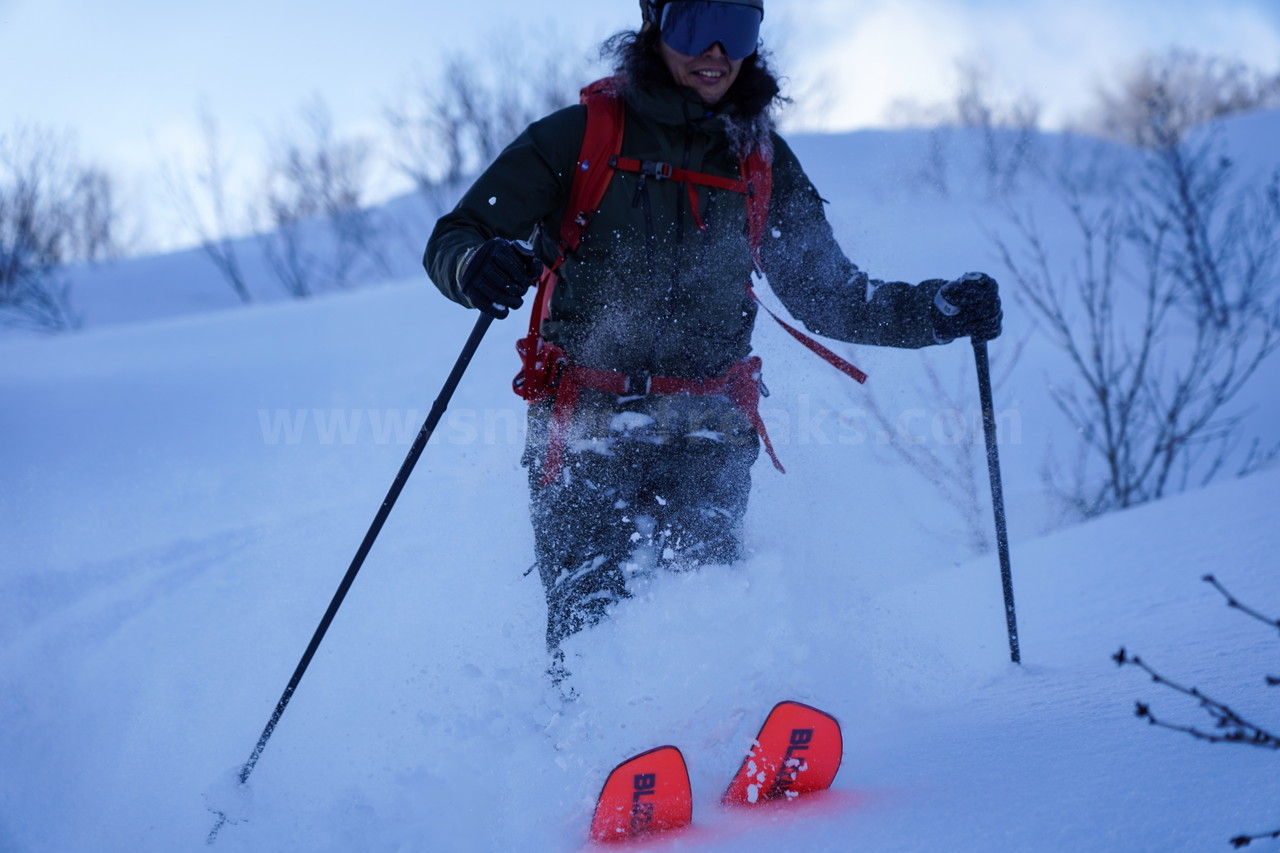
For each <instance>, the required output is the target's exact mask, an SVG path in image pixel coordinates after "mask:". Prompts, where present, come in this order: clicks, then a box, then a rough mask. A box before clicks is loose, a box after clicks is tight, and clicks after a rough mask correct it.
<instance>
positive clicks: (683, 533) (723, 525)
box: [525, 398, 760, 654]
mask: <svg viewBox="0 0 1280 853" xmlns="http://www.w3.org/2000/svg"><path fill="white" fill-rule="evenodd" d="M613 399H614V400H616V398H613ZM535 408H536V407H535ZM579 411H581V408H580V410H579ZM618 414H622V418H621V419H619V418H617V417H613V416H616V415H618ZM602 415H607V416H608V417H602ZM546 419H547V412H546V411H545V408H544V410H543V411H541V412H536V411H535V412H531V419H530V427H531V428H530V432H529V435H530V438H529V447H528V449H527V451H526V455H525V462H526V464H527V465H528V468H529V488H530V509H531V516H532V520H533V527H534V539H535V547H536V558H537V567H538V573H539V576H540V577H541V579H542V585H543V588H544V590H545V592H546V595H547V648H548V651H551V652H552V653H553V654H554V653H555V651H556V650H557V649H558V648H559V645H560V642H561V640H563V639H564V638H565V637H567V636H569V635H571V634H574V633H576V632H577V631H580V630H582V629H583V628H586V627H589V626H591V625H593V624H595V623H596V622H598V621H599V620H600V619H601V618H602V617H603V616H604V614H605V612H606V611H607V610H608V608H609V607H610V606H611V605H613V604H615V603H616V602H618V601H619V600H621V599H624V598H627V597H629V595H630V594H629V592H628V589H627V586H628V582H629V581H633V580H635V579H638V578H641V577H645V576H648V575H651V574H653V573H654V572H656V571H662V570H665V571H687V570H689V569H693V568H696V567H697V566H699V565H703V564H707V563H719V564H723V563H730V562H733V561H735V560H736V559H738V558H739V556H740V554H741V548H742V544H741V528H742V517H743V515H744V514H745V513H746V509H747V498H748V495H749V493H750V490H751V466H752V464H753V463H754V462H755V460H756V457H757V456H758V455H759V452H760V450H759V440H758V439H757V437H756V435H755V432H754V430H752V429H751V427H750V425H749V424H748V423H747V422H746V420H745V418H743V417H742V415H741V412H739V411H738V410H737V409H736V407H734V406H733V404H732V403H729V402H728V401H727V400H724V398H713V399H712V400H710V401H707V400H706V399H702V398H694V399H693V400H690V398H683V399H677V400H659V401H656V402H654V401H652V400H649V401H648V402H646V401H645V400H641V401H632V402H630V403H628V402H625V401H624V402H623V403H621V404H615V405H613V406H609V407H608V408H607V409H605V411H604V412H601V411H600V410H599V408H597V409H596V411H595V412H594V413H592V412H590V411H588V412H587V415H586V417H584V418H583V421H584V423H582V424H578V423H576V421H577V420H578V418H577V417H576V415H575V429H577V430H578V437H577V439H576V440H575V441H571V443H570V452H569V453H566V455H565V460H564V466H563V470H562V471H561V473H560V476H559V477H558V478H557V479H556V481H555V482H553V483H551V484H550V485H547V486H543V485H541V479H542V473H543V468H542V466H543V459H544V456H545V441H543V440H542V437H543V436H545V434H546V433H545V428H546ZM637 423H638V424H639V426H638V427H637V426H635V425H636V424H637ZM579 427H581V428H580V429H579ZM593 427H594V428H593ZM633 427H634V428H633Z"/></svg>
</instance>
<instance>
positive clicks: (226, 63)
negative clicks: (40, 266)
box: [0, 0, 1280, 192]
mask: <svg viewBox="0 0 1280 853" xmlns="http://www.w3.org/2000/svg"><path fill="white" fill-rule="evenodd" d="M638 17H639V13H638V10H637V8H636V4H635V3H634V2H633V0H556V2H543V3H536V2H533V3H531V2H514V0H467V2H465V3H455V2H441V0H426V2H422V0H420V2H408V0H366V1H365V2H362V3H358V4H357V3H350V2H346V3H339V2H332V0H310V2H305V3H304V2H300V0H223V2H220V3H210V2H205V0H193V2H187V3H173V2H158V0H125V2H123V3H115V4H104V3H100V2H93V0H0V80H3V81H5V84H4V86H3V88H2V89H0V133H4V132H6V131H8V130H10V129H11V128H13V127H14V126H16V125H18V124H38V125H41V126H45V127H51V128H54V129H59V130H67V131H70V132H72V133H74V134H75V136H76V138H77V139H78V146H79V150H80V152H81V154H82V155H83V156H84V157H85V158H87V159H91V160H93V161H95V162H98V163H101V164H103V165H106V166H109V167H111V168H113V169H114V170H116V172H117V173H118V175H119V176H120V177H121V178H122V179H123V181H124V183H125V185H126V187H128V186H130V185H132V186H135V187H138V188H139V190H140V191H143V192H153V191H154V190H155V186H154V184H155V182H156V178H155V176H156V174H157V172H158V164H159V163H160V161H161V160H163V159H166V158H181V157H184V156H191V154H192V152H194V151H195V150H198V146H199V129H198V128H199V124H198V111H199V108H200V105H205V106H206V107H207V109H208V110H209V112H210V113H211V114H212V115H214V116H215V118H216V119H217V120H218V122H219V126H220V130H221V132H222V133H223V134H224V137H225V139H226V140H227V145H228V149H229V151H230V152H231V154H232V155H233V159H234V158H235V155H237V154H239V156H240V157H243V158H245V159H246V160H252V159H253V158H255V157H260V156H261V152H262V149H263V148H264V146H265V142H264V140H265V139H267V138H270V137H271V136H272V135H278V134H279V133H280V132H281V131H282V129H283V128H284V127H287V126H288V125H289V123H290V122H292V121H294V120H295V119H296V116H297V115H298V112H299V109H300V108H301V106H302V105H303V104H304V103H306V102H308V101H310V100H314V99H315V98H316V97H320V98H322V99H323V100H324V101H325V102H326V103H327V104H328V106H329V108H330V110H331V112H332V115H333V118H334V121H335V124H336V127H337V130H338V132H339V133H346V134H354V133H366V134H370V135H375V136H376V135H379V134H381V133H382V132H383V127H384V119H383V113H384V110H385V107H386V106H387V104H388V103H389V102H390V101H391V100H392V99H393V98H394V97H395V95H396V94H397V93H398V92H402V91H404V90H405V88H406V87H407V86H408V85H409V84H410V83H411V82H412V81H414V80H417V79H424V78H425V79H429V78H431V76H432V75H433V74H435V73H436V72H437V70H438V69H439V67H440V66H441V64H442V62H443V61H444V58H445V57H446V56H449V55H451V54H454V53H457V52H458V51H462V52H464V53H465V54H466V55H468V56H470V57H474V58H475V59H476V60H477V61H484V59H485V58H486V55H491V56H495V55H499V54H501V53H502V52H504V51H509V50H510V49H511V46H512V45H513V44H515V45H521V44H526V43H527V44H526V46H527V49H528V50H530V51H531V52H532V53H534V54H535V55H536V53H537V51H538V50H539V49H546V48H547V46H548V45H550V44H551V43H553V42H555V41H557V40H558V41H559V42H560V43H562V44H563V45H564V46H565V49H566V50H569V51H573V52H575V53H576V54H577V55H580V56H581V55H583V54H589V53H590V52H591V49H592V46H593V45H595V44H596V43H598V42H599V41H600V40H601V39H602V38H603V37H605V36H607V35H608V34H610V33H612V32H615V31H617V30H619V29H623V28H627V27H632V26H634V25H635V24H636V23H637V20H638ZM764 39H765V42H766V45H772V46H773V48H774V49H775V50H776V54H777V55H776V64H777V66H778V69H779V70H780V71H781V72H782V73H783V74H784V75H786V76H787V77H788V78H789V81H790V86H791V89H790V91H791V92H792V93H793V94H796V95H798V96H799V98H798V104H797V106H796V107H795V108H794V109H793V110H792V111H791V113H790V115H789V116H788V117H787V121H788V124H787V125H785V126H786V127H789V128H790V129H792V130H815V129H816V130H847V129H852V128H858V127H867V126H875V125H877V124H883V123H885V122H886V118H887V116H889V115H890V114H891V109H892V107H893V105H894V104H895V103H898V102H901V101H903V100H904V99H905V100H910V101H915V102H917V103H936V102H938V101H941V100H945V99H946V98H947V97H948V95H949V94H951V93H952V92H954V90H955V85H956V67H957V62H958V61H965V62H970V63H973V62H977V63H978V64H980V65H981V66H983V67H985V68H986V69H987V70H988V71H989V72H990V75H991V81H992V85H993V87H994V88H995V89H996V91H998V92H999V93H1001V94H1006V95H1007V96H1009V97H1016V96H1021V95H1028V96H1030V97H1032V98H1033V99H1035V100H1037V101H1038V102H1040V103H1041V104H1042V105H1043V116H1044V119H1045V120H1046V123H1048V124H1049V125H1051V126H1053V125H1059V126H1060V125H1061V124H1063V123H1065V122H1067V121H1069V120H1070V119H1071V118H1072V117H1074V116H1076V115H1078V114H1079V113H1080V112H1081V111H1082V110H1083V109H1084V108H1085V106H1086V105H1087V103H1088V100H1089V97H1090V95H1091V93H1092V92H1093V91H1094V90H1095V88H1096V87H1097V86H1098V85H1099V84H1100V83H1102V82H1104V81H1105V80H1106V78H1107V75H1108V74H1112V73H1114V72H1115V71H1116V69H1117V68H1118V67H1120V66H1121V65H1122V63H1124V62H1125V61H1127V60H1132V58H1133V57H1135V56H1136V55H1137V54H1139V53H1140V52H1142V51H1158V50H1162V49H1164V48H1166V47H1168V46H1171V45H1179V46H1183V47H1192V48H1196V49H1199V50H1202V51H1205V52H1208V53H1215V54H1223V55H1229V56H1234V57H1236V58H1239V59H1242V60H1245V61H1248V62H1250V63H1253V64H1255V65H1257V66H1259V67H1261V68H1264V69H1268V70H1280V3H1278V2H1277V0H1216V2H1214V3H1203V2H1198V0H1163V2H1161V0H1120V1H1119V2H1116V0H1110V2H1107V0H1073V2H1071V3H1069V4H1067V3H1062V2H1059V0H1054V2H1049V0H1019V2H1012V0H768V2H767V3H766V14H765V23H764ZM389 189H394V187H390V188H389Z"/></svg>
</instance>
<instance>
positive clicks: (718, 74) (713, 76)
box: [693, 69, 725, 83]
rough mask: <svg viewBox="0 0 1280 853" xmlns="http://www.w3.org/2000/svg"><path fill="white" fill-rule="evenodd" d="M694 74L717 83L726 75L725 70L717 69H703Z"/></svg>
mask: <svg viewBox="0 0 1280 853" xmlns="http://www.w3.org/2000/svg"><path fill="white" fill-rule="evenodd" d="M693 75H694V76H695V77H701V78H702V79H703V80H706V81H707V82H709V83H715V82H718V81H719V80H721V79H722V78H723V77H724V76H725V72H723V71H715V70H712V69H703V70H701V71H695V72H693Z"/></svg>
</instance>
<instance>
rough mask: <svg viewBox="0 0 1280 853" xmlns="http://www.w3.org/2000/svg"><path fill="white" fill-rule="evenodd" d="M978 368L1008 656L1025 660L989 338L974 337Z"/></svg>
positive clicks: (975, 357) (1016, 660)
mask: <svg viewBox="0 0 1280 853" xmlns="http://www.w3.org/2000/svg"><path fill="white" fill-rule="evenodd" d="M973 356H974V360H975V361H976V363H977V368H978V394H979V396H980V397H981V398H982V431H983V433H985V435H986V439H987V471H988V472H989V473H990V474H991V508H992V510H993V511H994V513H995V517H996V550H997V551H998V552H999V554H1000V578H1001V581H1002V583H1003V585H1004V615H1005V622H1006V623H1007V624H1008V628H1009V656H1010V658H1011V659H1012V660H1013V662H1014V663H1021V662H1022V654H1021V652H1020V651H1019V650H1018V618H1017V615H1016V614H1015V613H1014V609H1013V569H1012V568H1011V567H1010V565H1009V531H1008V528H1007V527H1006V525H1005V518H1004V487H1003V486H1002V485H1001V482H1000V455H999V452H998V451H997V449H996V410H995V404H994V403H992V401H991V361H990V359H989V358H988V357H987V342H986V341H980V340H976V339H975V340H974V341H973Z"/></svg>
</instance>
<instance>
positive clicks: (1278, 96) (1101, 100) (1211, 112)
mask: <svg viewBox="0 0 1280 853" xmlns="http://www.w3.org/2000/svg"><path fill="white" fill-rule="evenodd" d="M1097 97H1098V104H1097V106H1096V107H1095V108H1094V110H1093V114H1092V115H1091V116H1090V117H1089V118H1088V119H1087V126H1088V128H1089V129H1091V130H1093V131H1095V132H1098V133H1101V134H1102V135H1104V136H1107V137H1109V138H1112V139H1117V140H1120V141H1122V142H1128V143H1130V144H1133V145H1139V146H1141V147H1144V148H1165V149H1168V148H1172V147H1175V146H1177V145H1178V144H1179V143H1181V142H1182V141H1183V139H1184V138H1185V136H1186V135H1187V133H1188V132H1189V131H1190V130H1192V129H1193V128H1196V127H1199V126H1201V125H1203V124H1205V123H1207V122H1209V121H1212V120H1213V119H1215V118H1221V117H1222V116H1227V115H1231V114H1233V113H1240V112H1245V111H1248V110H1255V109H1264V108H1268V107H1277V106H1280V74H1275V75H1268V74H1265V73H1263V72H1261V71H1259V70H1257V69H1255V68H1252V67H1250V66H1249V65H1247V64H1246V63H1243V62H1240V61H1239V60H1236V59H1228V58H1224V57H1217V56H1206V55H1204V54H1201V53H1198V52H1196V51H1191V50H1186V49H1182V48H1174V49H1171V50H1169V51H1168V52H1166V53H1163V54H1158V55H1148V56H1145V57H1143V58H1142V59H1141V60H1140V61H1139V62H1138V63H1137V64H1136V65H1135V66H1134V67H1133V68H1132V69H1131V70H1130V71H1129V72H1128V73H1126V74H1124V75H1121V77H1120V79H1119V83H1118V85H1117V86H1115V87H1114V88H1110V89H1107V88H1101V89H1099V91H1098V96H1097Z"/></svg>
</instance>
